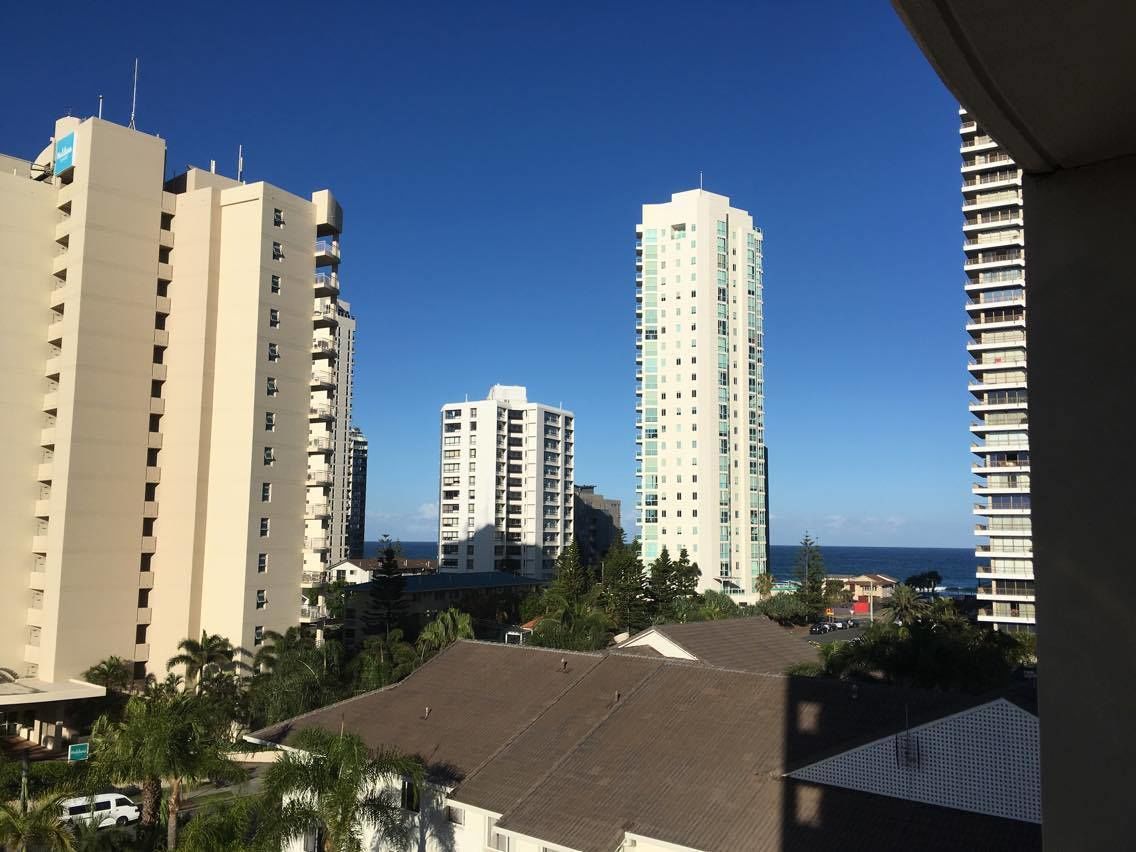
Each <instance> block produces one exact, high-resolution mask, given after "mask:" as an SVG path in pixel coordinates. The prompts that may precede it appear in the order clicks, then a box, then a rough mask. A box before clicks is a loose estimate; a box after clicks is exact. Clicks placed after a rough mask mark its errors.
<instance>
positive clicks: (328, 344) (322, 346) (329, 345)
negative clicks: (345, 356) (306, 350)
mask: <svg viewBox="0 0 1136 852" xmlns="http://www.w3.org/2000/svg"><path fill="white" fill-rule="evenodd" d="M334 357H335V342H334V341H332V340H327V339H325V338H319V337H317V338H316V339H315V340H313V341H312V358H334Z"/></svg>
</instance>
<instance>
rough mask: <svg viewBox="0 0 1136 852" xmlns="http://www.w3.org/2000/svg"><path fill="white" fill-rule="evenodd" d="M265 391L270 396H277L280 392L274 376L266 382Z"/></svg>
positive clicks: (269, 377)
mask: <svg viewBox="0 0 1136 852" xmlns="http://www.w3.org/2000/svg"><path fill="white" fill-rule="evenodd" d="M264 389H265V392H266V393H267V394H268V395H269V396H276V394H278V393H279V392H280V388H279V387H278V386H277V384H276V379H275V378H274V377H273V376H268V377H267V378H266V379H265V380H264Z"/></svg>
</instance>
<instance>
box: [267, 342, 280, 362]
mask: <svg viewBox="0 0 1136 852" xmlns="http://www.w3.org/2000/svg"><path fill="white" fill-rule="evenodd" d="M268 360H269V361H279V360H280V344H279V343H269V344H268Z"/></svg>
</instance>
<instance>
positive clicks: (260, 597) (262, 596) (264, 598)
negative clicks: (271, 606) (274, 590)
mask: <svg viewBox="0 0 1136 852" xmlns="http://www.w3.org/2000/svg"><path fill="white" fill-rule="evenodd" d="M266 606H268V595H267V594H266V593H265V591H264V589H257V590H256V608H257V609H264V608H265V607H266Z"/></svg>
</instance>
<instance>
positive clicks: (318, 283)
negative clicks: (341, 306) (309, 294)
mask: <svg viewBox="0 0 1136 852" xmlns="http://www.w3.org/2000/svg"><path fill="white" fill-rule="evenodd" d="M314 283H315V289H314V295H316V296H336V295H338V294H339V276H338V275H337V274H336V273H334V272H317V273H316V274H315V279H314Z"/></svg>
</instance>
